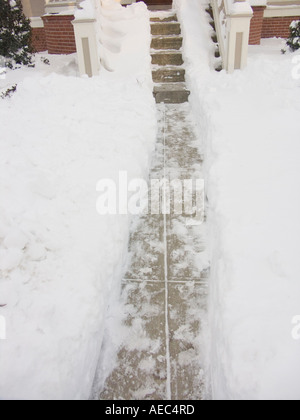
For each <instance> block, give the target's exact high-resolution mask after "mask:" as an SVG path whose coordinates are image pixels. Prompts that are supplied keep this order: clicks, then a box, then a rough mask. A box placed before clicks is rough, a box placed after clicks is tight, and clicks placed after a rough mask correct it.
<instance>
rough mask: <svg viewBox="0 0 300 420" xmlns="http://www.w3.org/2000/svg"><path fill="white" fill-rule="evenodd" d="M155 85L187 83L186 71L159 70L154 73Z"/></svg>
mask: <svg viewBox="0 0 300 420" xmlns="http://www.w3.org/2000/svg"><path fill="white" fill-rule="evenodd" d="M152 78H153V81H154V83H177V82H184V81H185V71H184V70H183V69H180V70H157V71H154V72H153V73H152Z"/></svg>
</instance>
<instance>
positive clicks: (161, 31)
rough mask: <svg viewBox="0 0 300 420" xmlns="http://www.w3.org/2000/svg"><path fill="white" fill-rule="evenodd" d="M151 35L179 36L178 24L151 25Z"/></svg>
mask: <svg viewBox="0 0 300 420" xmlns="http://www.w3.org/2000/svg"><path fill="white" fill-rule="evenodd" d="M151 33H152V35H180V34H181V28H180V23H176V22H173V23H156V24H154V25H151Z"/></svg>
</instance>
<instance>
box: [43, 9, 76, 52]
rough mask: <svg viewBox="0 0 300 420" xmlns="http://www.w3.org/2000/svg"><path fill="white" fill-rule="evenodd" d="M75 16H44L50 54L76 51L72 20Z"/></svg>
mask: <svg viewBox="0 0 300 420" xmlns="http://www.w3.org/2000/svg"><path fill="white" fill-rule="evenodd" d="M73 20H74V16H70V15H66V16H64V15H53V16H44V17H43V21H44V26H45V38H46V43H47V48H48V52H49V54H72V53H74V52H76V44H75V34H74V28H73V25H72V21H73Z"/></svg>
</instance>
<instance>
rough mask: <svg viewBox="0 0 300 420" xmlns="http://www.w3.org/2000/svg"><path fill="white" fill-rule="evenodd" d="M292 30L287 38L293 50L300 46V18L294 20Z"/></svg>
mask: <svg viewBox="0 0 300 420" xmlns="http://www.w3.org/2000/svg"><path fill="white" fill-rule="evenodd" d="M290 31H291V33H290V37H289V39H288V40H287V45H288V46H289V47H290V49H291V50H292V51H297V50H298V49H299V48H300V20H298V21H296V20H295V21H294V22H292V24H291V26H290Z"/></svg>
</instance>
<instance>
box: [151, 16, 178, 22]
mask: <svg viewBox="0 0 300 420" xmlns="http://www.w3.org/2000/svg"><path fill="white" fill-rule="evenodd" d="M150 21H151V22H160V23H164V22H177V21H178V19H177V16H176V15H172V16H167V17H164V18H160V17H152V18H151V19H150Z"/></svg>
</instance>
